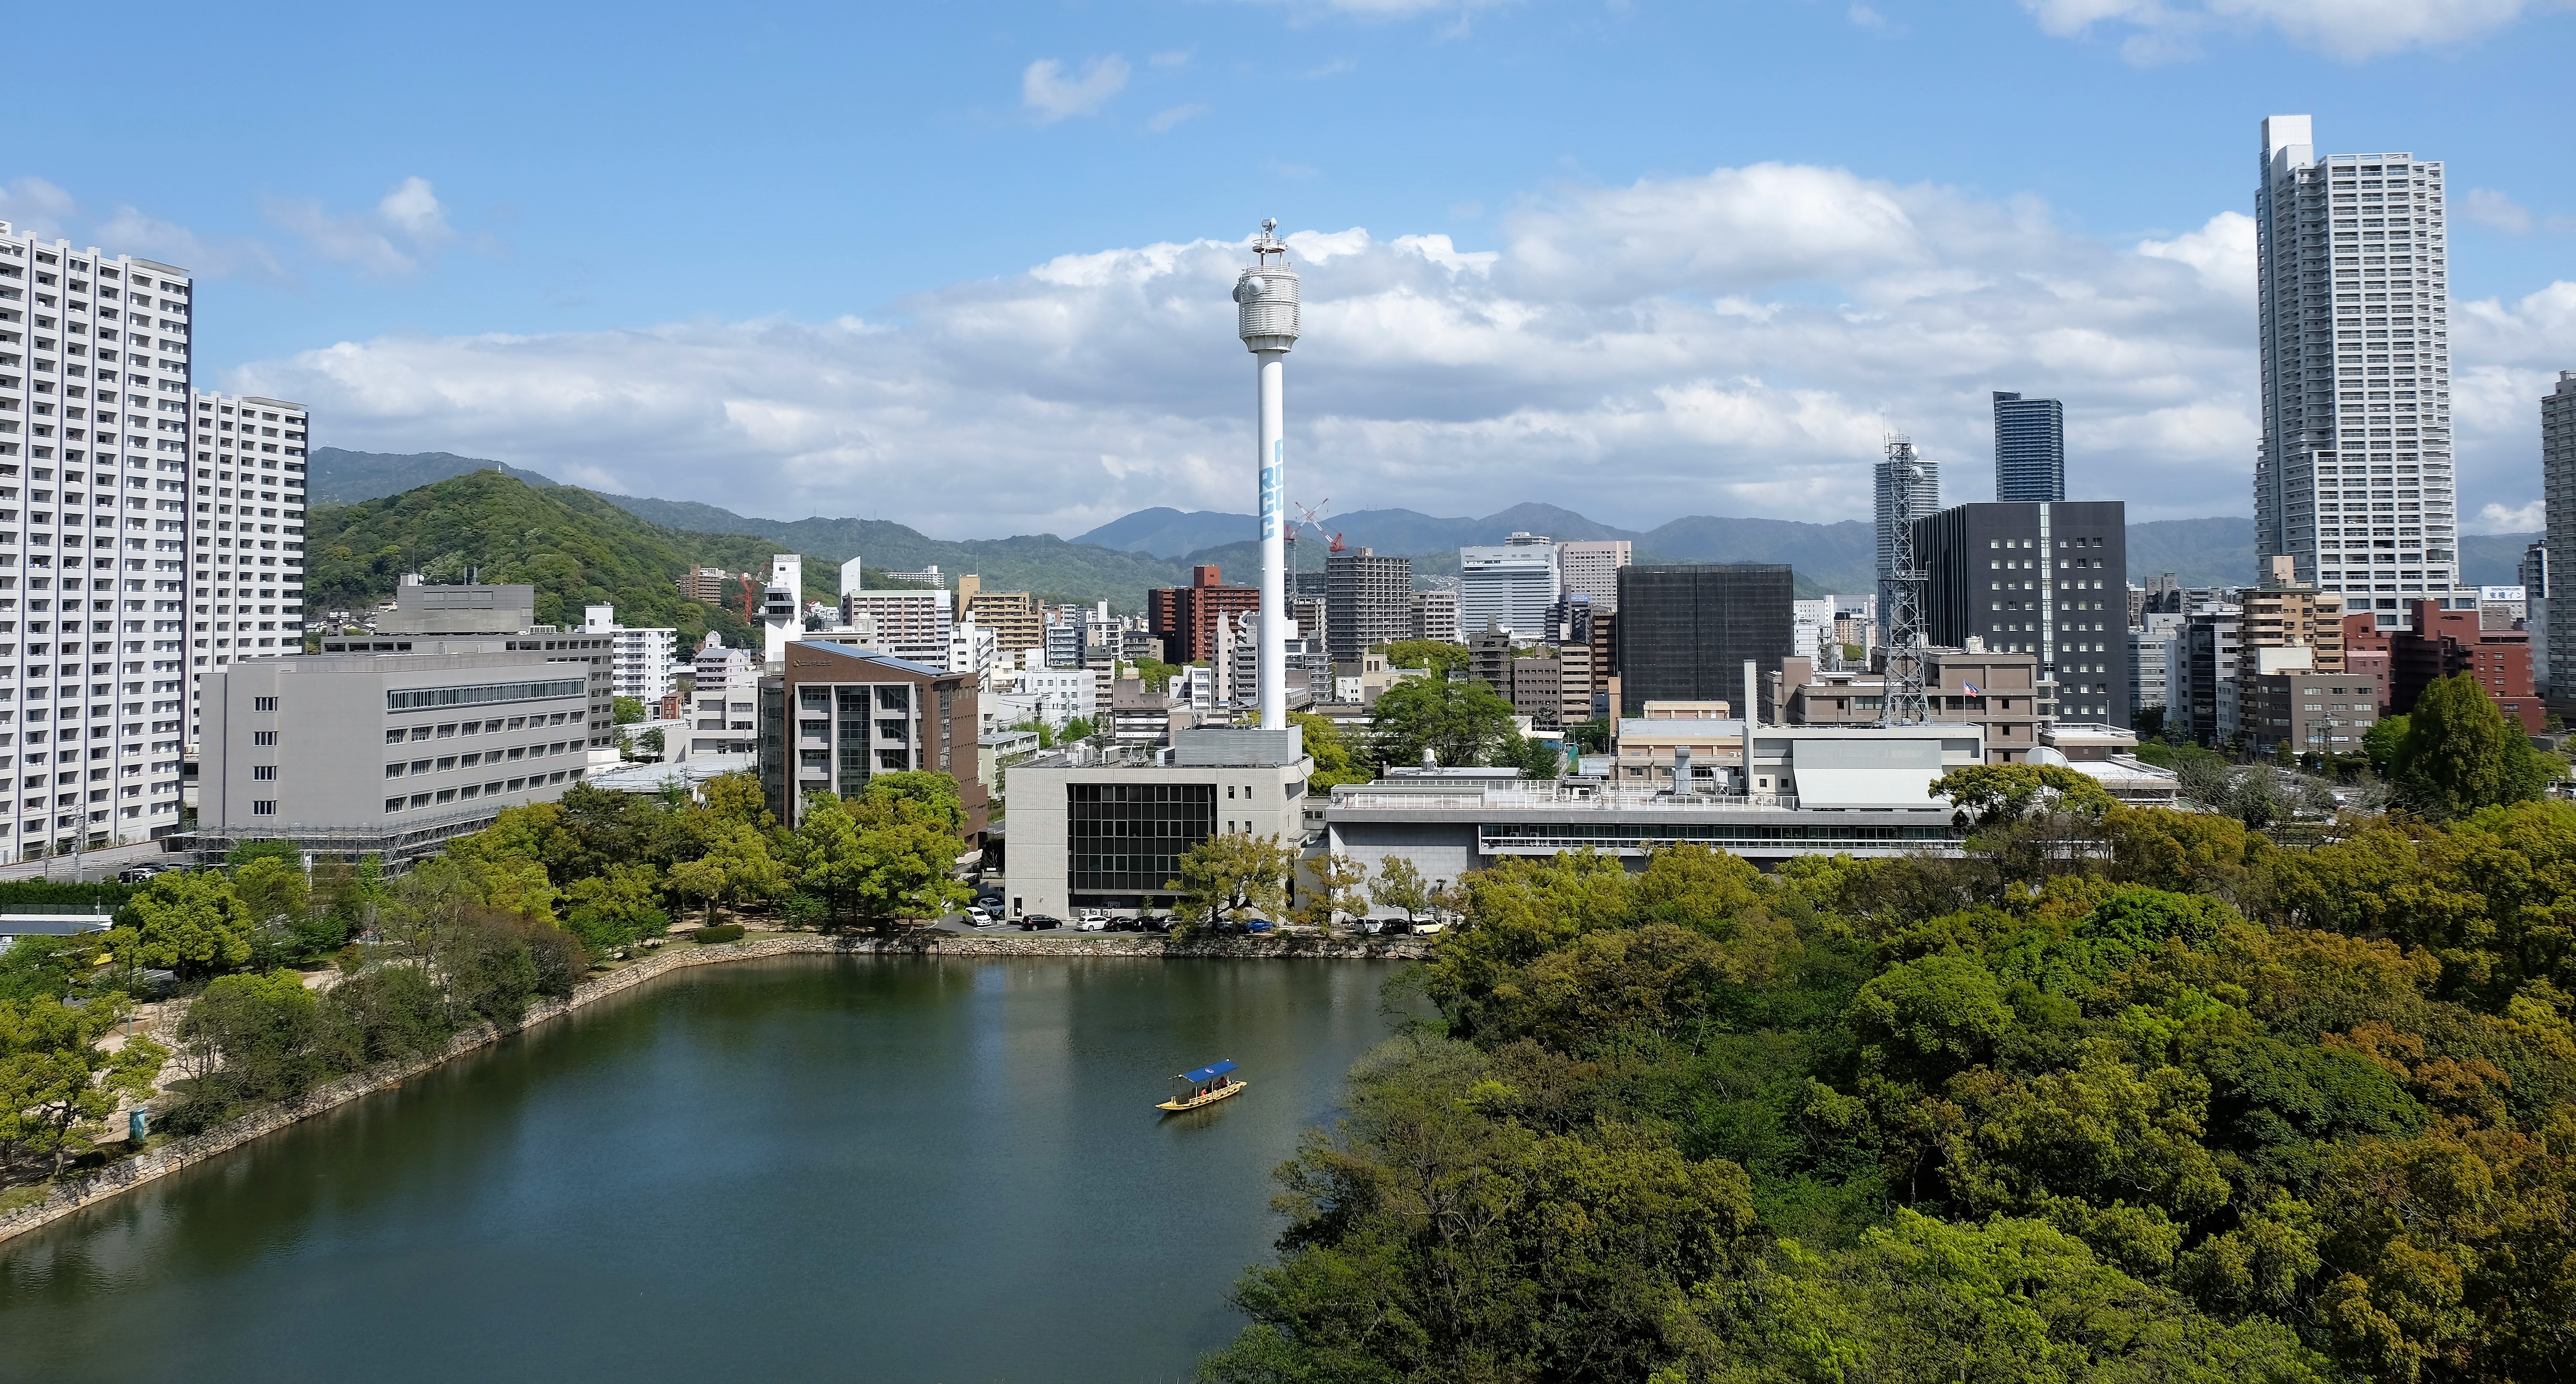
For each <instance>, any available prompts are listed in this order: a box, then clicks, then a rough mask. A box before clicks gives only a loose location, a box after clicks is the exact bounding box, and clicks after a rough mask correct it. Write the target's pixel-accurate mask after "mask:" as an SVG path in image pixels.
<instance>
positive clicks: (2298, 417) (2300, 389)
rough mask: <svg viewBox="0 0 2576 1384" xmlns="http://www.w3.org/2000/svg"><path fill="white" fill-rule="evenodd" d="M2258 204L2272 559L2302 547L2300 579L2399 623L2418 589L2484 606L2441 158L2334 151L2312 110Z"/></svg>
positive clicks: (2276, 149) (2278, 132)
mask: <svg viewBox="0 0 2576 1384" xmlns="http://www.w3.org/2000/svg"><path fill="white" fill-rule="evenodd" d="M2254 204H2255V216H2254V247H2255V295H2256V312H2257V319H2258V323H2259V334H2260V340H2261V345H2262V411H2263V439H2262V446H2261V450H2260V451H2259V452H2258V453H2257V454H2256V457H2255V463H2254V531H2255V536H2254V542H2255V552H2256V554H2257V556H2258V559H2259V558H2261V557H2270V556H2275V555H2279V556H2286V557H2289V558H2291V559H2293V560H2294V561H2295V563H2296V564H2297V576H2298V579H2299V580H2301V581H2308V582H2314V583H2315V584H2316V586H2317V588H2318V589H2319V590H2321V591H2330V592H2335V593H2338V594H2341V595H2343V596H2345V597H2347V598H2348V602H2349V605H2348V608H2349V609H2355V610H2358V609H2363V608H2365V607H2363V606H2361V605H2360V604H2359V603H2360V602H2362V601H2365V600H2366V601H2368V602H2369V603H2370V604H2369V606H2368V607H2366V608H2367V609H2370V610H2371V611H2372V612H2373V614H2374V617H2375V618H2376V620H2377V622H2378V624H2379V625H2380V626H2381V627H2383V628H2394V627H2395V626H2396V625H2398V624H2400V623H2402V618H2403V617H2402V615H2401V612H2403V611H2404V610H2406V609H2407V608H2408V607H2409V606H2410V605H2411V604H2412V603H2413V602H2415V601H2419V600H2425V599H2432V600H2439V601H2441V602H2443V603H2444V606H2445V608H2447V609H2470V608H2474V602H2475V601H2476V592H2475V591H2474V590H2463V589H2462V587H2461V583H2460V580H2459V577H2460V571H2459V563H2458V532H2459V530H2458V497H2457V492H2456V488H2455V486H2454V484H2453V473H2452V466H2451V365H2450V361H2451V347H2450V339H2449V338H2450V331H2449V322H2448V320H2447V316H2448V308H2447V302H2448V293H2449V282H2448V267H2447V265H2446V264H2445V262H2444V261H2445V259H2446V258H2447V256H2446V242H2447V233H2446V232H2445V230H2444V225H2443V175H2442V165H2441V164H2440V163H2439V162H2437V161H2432V160H2424V159H2417V158H2415V157H2413V156H2412V155H2409V154H2395V153H2390V154H2334V155H2326V156H2320V155H2319V154H2317V152H2316V149H2315V145H2314V142H2313V139H2312V137H2311V130H2310V121H2309V118H2308V117H2307V116H2304V115H2276V116H2272V117H2270V118H2268V119H2266V120H2265V121H2264V122H2263V168H2262V175H2261V180H2260V182H2259V184H2258V186H2257V189H2256V191H2255V195H2254ZM2462 602H2467V603H2469V604H2466V605H2463V604H2461V603H2462Z"/></svg>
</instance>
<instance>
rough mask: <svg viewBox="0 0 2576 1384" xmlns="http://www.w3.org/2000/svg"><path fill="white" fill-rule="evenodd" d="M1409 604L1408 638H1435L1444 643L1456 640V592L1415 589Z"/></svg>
mask: <svg viewBox="0 0 2576 1384" xmlns="http://www.w3.org/2000/svg"><path fill="white" fill-rule="evenodd" d="M1410 604H1411V607H1412V609H1411V611H1410V612H1409V613H1410V615H1411V617H1412V631H1411V634H1410V635H1409V637H1410V638H1414V639H1437V640H1439V641H1440V642H1442V643H1444V644H1455V643H1457V642H1458V593H1457V592H1455V591H1416V592H1414V593H1413V599H1412V601H1411V602H1410Z"/></svg>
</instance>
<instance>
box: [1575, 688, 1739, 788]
mask: <svg viewBox="0 0 2576 1384" xmlns="http://www.w3.org/2000/svg"><path fill="white" fill-rule="evenodd" d="M1733 712H1734V707H1733V706H1732V704H1730V703H1728V702H1725V701H1722V700H1720V701H1706V702H1649V703H1647V704H1646V706H1645V708H1644V714H1643V715H1640V716H1628V717H1621V718H1619V719H1617V720H1614V721H1612V722H1611V723H1610V728H1611V739H1610V772H1609V775H1608V782H1609V784H1610V786H1611V787H1613V788H1617V789H1621V790H1624V791H1635V792H1653V791H1657V790H1663V791H1676V787H1677V785H1686V786H1683V787H1680V788H1679V790H1678V791H1687V792H1698V791H1702V790H1706V791H1710V792H1716V791H1720V790H1724V791H1729V792H1736V793H1740V792H1741V791H1742V790H1741V789H1740V788H1737V787H1732V786H1731V785H1735V784H1737V783H1739V782H1740V773H1739V771H1740V770H1741V768H1742V766H1743V763H1744V722H1743V721H1742V720H1741V719H1740V718H1737V717H1736V716H1735V715H1734V714H1733Z"/></svg>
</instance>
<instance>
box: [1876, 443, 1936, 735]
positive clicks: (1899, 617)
mask: <svg viewBox="0 0 2576 1384" xmlns="http://www.w3.org/2000/svg"><path fill="white" fill-rule="evenodd" d="M1886 467H1887V477H1888V480H1889V481H1890V482H1891V483H1892V484H1891V486H1890V488H1891V489H1893V490H1894V492H1895V511H1894V513H1893V514H1892V515H1891V516H1890V518H1891V519H1892V520H1893V521H1894V522H1893V523H1891V524H1890V525H1889V533H1888V538H1889V542H1888V544H1887V557H1886V566H1884V567H1883V568H1881V569H1880V571H1879V574H1878V589H1879V599H1880V600H1881V601H1882V602H1884V603H1886V605H1887V607H1888V608H1887V609H1886V610H1884V611H1881V612H1880V615H1881V617H1882V618H1883V619H1884V620H1885V621H1886V626H1887V662H1886V665H1885V670H1884V671H1885V675H1886V682H1887V695H1886V698H1885V700H1884V702H1883V704H1882V707H1881V710H1880V711H1879V714H1878V723H1879V724H1880V725H1882V726H1917V725H1921V724H1923V723H1924V722H1926V721H1929V720H1931V719H1932V708H1931V703H1930V701H1929V700H1928V699H1927V698H1925V696H1924V694H1923V664H1924V654H1923V585H1924V580H1923V564H1922V562H1921V560H1920V559H1919V558H1918V557H1917V556H1916V554H1915V551H1914V521H1915V520H1917V519H1923V518H1928V517H1929V516H1928V515H1921V514H1917V513H1915V512H1914V510H1915V504H1914V500H1915V482H1917V481H1919V480H1921V479H1922V477H1923V467H1922V463H1921V462H1920V461H1918V460H1917V459H1916V457H1915V455H1914V443H1913V442H1912V441H1911V440H1909V439H1908V438H1907V437H1906V436H1905V434H1903V433H1889V434H1888V435H1887V462H1886Z"/></svg>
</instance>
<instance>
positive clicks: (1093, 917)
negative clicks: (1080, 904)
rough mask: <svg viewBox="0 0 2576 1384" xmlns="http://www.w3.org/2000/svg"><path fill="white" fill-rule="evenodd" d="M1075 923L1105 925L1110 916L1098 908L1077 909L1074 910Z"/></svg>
mask: <svg viewBox="0 0 2576 1384" xmlns="http://www.w3.org/2000/svg"><path fill="white" fill-rule="evenodd" d="M1073 921H1074V922H1075V923H1076V924H1081V923H1105V922H1107V921H1109V915H1108V914H1107V913H1104V912H1102V911H1101V910H1099V909H1097V908H1077V909H1075V910H1073Z"/></svg>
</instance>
